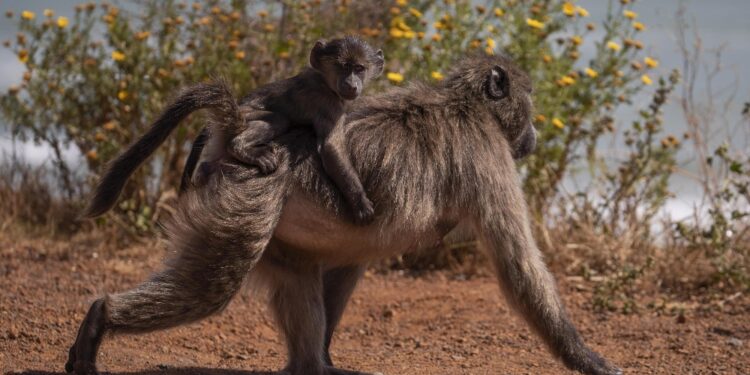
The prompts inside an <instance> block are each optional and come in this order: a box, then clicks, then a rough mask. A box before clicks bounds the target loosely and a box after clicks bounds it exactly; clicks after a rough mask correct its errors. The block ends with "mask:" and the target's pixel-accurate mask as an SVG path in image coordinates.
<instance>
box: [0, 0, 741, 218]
mask: <svg viewBox="0 0 750 375" xmlns="http://www.w3.org/2000/svg"><path fill="white" fill-rule="evenodd" d="M80 2H81V1H72V0H3V1H2V2H0V11H2V13H4V12H5V11H6V10H14V11H16V12H19V11H20V10H23V9H28V10H31V11H34V12H36V13H37V14H38V15H40V16H41V13H42V10H43V9H45V8H51V9H54V10H55V11H56V13H57V14H58V15H67V16H72V15H73V7H74V6H75V4H78V3H80ZM608 3H609V1H607V0H579V1H577V4H579V5H581V6H583V7H585V8H586V9H588V10H589V12H590V13H591V20H592V21H594V22H596V21H600V20H601V19H602V18H603V17H604V15H605V14H606V11H607V6H608ZM681 5H682V6H684V7H685V9H686V14H687V18H688V19H689V20H690V21H691V22H694V24H695V26H696V30H697V31H698V33H699V35H700V37H701V38H702V40H703V45H704V46H705V48H707V49H713V48H718V47H720V46H723V54H722V62H723V72H722V74H721V75H720V76H719V77H718V78H717V80H716V82H715V84H716V86H715V87H716V88H722V89H723V90H724V92H730V91H732V90H736V93H735V97H736V99H735V101H734V105H733V106H731V107H729V108H727V113H726V117H725V119H724V120H723V121H719V122H718V123H717V124H716V126H717V128H719V129H720V130H719V132H718V134H717V138H716V142H718V140H719V139H723V138H726V135H727V132H728V131H729V130H730V125H733V124H736V123H737V122H738V121H739V119H740V115H739V112H740V109H741V104H742V103H743V102H747V101H750V64H748V61H750V0H713V1H705V0H683V1H680V0H658V1H657V0H641V1H636V2H635V5H634V8H633V9H634V10H635V11H636V12H637V13H638V14H639V17H638V20H639V21H641V22H643V23H644V24H646V25H647V27H648V29H647V30H646V31H644V32H643V33H641V35H640V36H639V37H640V39H641V40H642V41H643V42H644V45H645V46H646V51H645V52H646V53H647V54H649V55H652V56H654V57H656V58H658V59H659V60H660V63H661V64H660V66H659V68H658V73H661V74H667V73H668V72H669V71H670V70H671V69H673V68H681V67H682V58H681V56H680V55H679V51H678V48H677V45H676V42H675V41H676V32H675V30H676V16H675V15H676V12H677V10H678V8H679V7H680V6H681ZM15 34H16V29H15V25H14V23H13V22H9V21H8V20H7V19H6V18H5V17H4V16H3V17H2V18H1V19H0V40H5V39H13V38H15ZM593 39H595V38H589V43H587V44H584V46H583V49H582V56H583V59H582V60H585V58H586V55H587V48H588V49H589V50H590V49H591V48H592V47H593V45H592V44H591V42H592V41H593ZM22 74H23V66H22V65H21V64H20V63H19V62H18V59H17V58H16V57H15V56H14V55H13V54H12V53H11V52H10V51H9V50H8V49H5V48H2V47H0V90H2V91H5V90H7V88H8V87H9V86H10V85H12V84H17V83H19V82H20V81H21V75H22ZM699 82H700V81H699ZM652 90H653V89H652V88H650V89H648V90H647V91H646V92H644V94H643V95H641V96H639V97H638V98H636V103H635V106H634V107H633V108H621V109H620V110H618V111H617V112H616V113H615V118H616V119H617V121H618V124H620V125H628V124H629V123H630V121H631V119H633V118H634V115H635V109H634V108H642V107H643V106H644V105H645V104H646V103H648V101H649V100H650V93H651V92H652ZM703 90H704V87H703V86H701V85H699V87H698V92H699V93H703V92H704V91H703ZM699 98H700V99H701V100H702V101H704V102H705V101H706V100H707V98H706V97H705V95H704V96H699ZM676 99H677V98H673V99H672V100H671V102H670V104H669V105H668V106H667V108H666V111H665V116H664V119H665V124H666V125H665V126H666V128H667V130H668V131H671V132H674V133H677V134H681V133H682V129H684V125H683V122H684V121H683V117H682V113H681V111H680V108H679V105H678V104H677V100H676ZM723 128H726V129H723ZM741 134H743V133H741ZM748 134H750V131H745V132H744V136H743V137H733V139H732V143H733V146H734V147H735V148H738V149H747V148H748V146H750V143H749V140H748V139H747V135H748ZM613 144H616V143H613ZM17 147H19V148H20V149H21V150H22V152H23V153H24V154H25V156H26V158H27V159H28V160H29V161H31V162H34V163H40V162H43V161H44V160H45V159H46V158H47V151H46V150H45V149H44V148H43V147H38V146H34V145H17ZM9 148H10V141H9V137H8V135H7V132H4V131H2V130H0V151H2V152H8V151H9ZM683 152H684V154H683V155H681V157H683V158H685V159H689V158H690V157H691V155H690V153H691V150H690V149H689V147H686V149H685V150H684V151H683ZM612 153H613V155H612V156H613V157H616V156H617V149H616V148H613V149H612ZM76 157H77V152H76V151H75V150H70V152H69V158H70V160H71V161H72V160H75V159H76ZM687 167H688V168H689V165H688V166H687ZM675 181H677V182H676V183H673V187H674V189H675V190H676V192H677V194H678V199H677V200H676V201H677V202H676V203H674V204H676V205H678V206H679V205H681V206H684V207H683V208H682V209H679V210H680V211H684V209H686V207H687V205H689V204H691V202H692V201H693V200H694V195H695V194H696V192H697V190H696V189H695V188H694V184H692V183H691V182H690V181H688V180H685V179H682V178H680V177H676V178H675ZM584 183H585V180H584Z"/></svg>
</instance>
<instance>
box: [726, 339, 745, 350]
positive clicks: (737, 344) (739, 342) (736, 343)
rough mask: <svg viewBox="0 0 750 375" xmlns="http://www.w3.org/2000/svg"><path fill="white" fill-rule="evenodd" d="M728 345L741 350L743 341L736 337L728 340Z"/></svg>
mask: <svg viewBox="0 0 750 375" xmlns="http://www.w3.org/2000/svg"><path fill="white" fill-rule="evenodd" d="M727 344H729V345H730V346H734V347H735V348H739V347H741V346H742V340H740V339H738V338H736V337H730V338H729V339H728V340H727Z"/></svg>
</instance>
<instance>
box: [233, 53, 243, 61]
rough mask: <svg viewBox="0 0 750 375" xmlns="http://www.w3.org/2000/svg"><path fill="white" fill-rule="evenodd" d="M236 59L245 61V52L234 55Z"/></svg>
mask: <svg viewBox="0 0 750 375" xmlns="http://www.w3.org/2000/svg"><path fill="white" fill-rule="evenodd" d="M234 58H235V59H237V60H244V59H245V51H237V52H235V53H234Z"/></svg>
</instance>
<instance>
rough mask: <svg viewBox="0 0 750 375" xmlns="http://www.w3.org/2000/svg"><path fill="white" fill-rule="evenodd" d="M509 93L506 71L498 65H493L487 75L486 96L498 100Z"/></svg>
mask: <svg viewBox="0 0 750 375" xmlns="http://www.w3.org/2000/svg"><path fill="white" fill-rule="evenodd" d="M509 94H510V79H509V78H508V72H506V71H505V69H503V67H502V66H500V65H495V67H494V68H492V71H490V74H489V77H487V96H488V97H489V98H490V99H493V100H500V99H503V98H505V97H507V96H508V95H509Z"/></svg>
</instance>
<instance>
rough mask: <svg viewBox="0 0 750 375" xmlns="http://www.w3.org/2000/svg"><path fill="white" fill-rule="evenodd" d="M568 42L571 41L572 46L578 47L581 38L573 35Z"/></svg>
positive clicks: (581, 40) (581, 41)
mask: <svg viewBox="0 0 750 375" xmlns="http://www.w3.org/2000/svg"><path fill="white" fill-rule="evenodd" d="M570 41H571V42H572V43H573V44H574V45H576V46H580V45H581V43H583V38H581V36H580V35H573V37H571V38H570Z"/></svg>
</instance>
